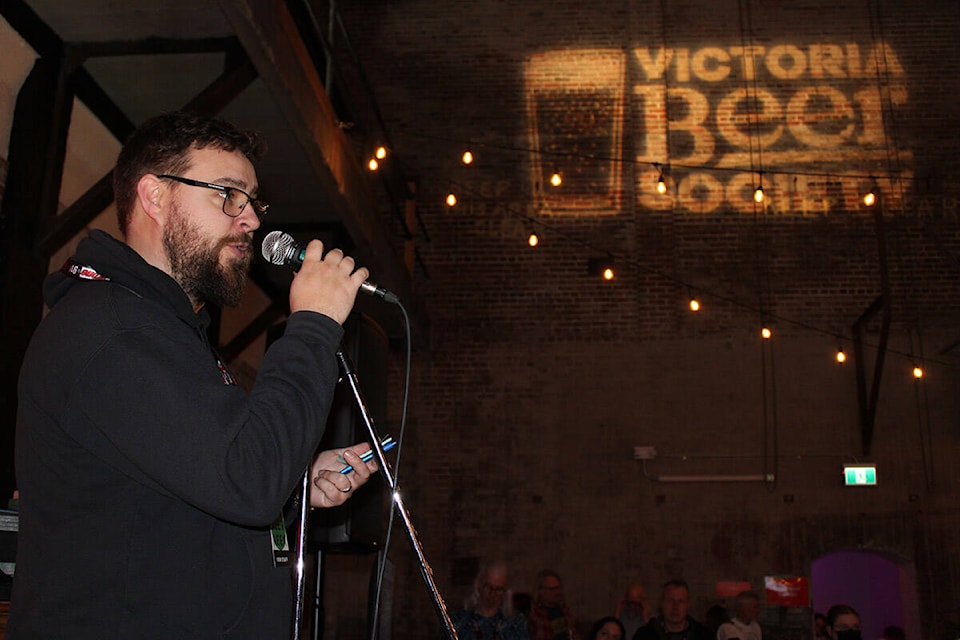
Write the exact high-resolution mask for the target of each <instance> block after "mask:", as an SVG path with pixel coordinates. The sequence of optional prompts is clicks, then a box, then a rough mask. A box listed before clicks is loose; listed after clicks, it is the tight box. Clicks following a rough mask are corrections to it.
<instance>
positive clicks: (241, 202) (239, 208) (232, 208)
mask: <svg viewBox="0 0 960 640" xmlns="http://www.w3.org/2000/svg"><path fill="white" fill-rule="evenodd" d="M157 177H158V178H165V179H167V180H175V181H176V182H182V183H183V184H186V185H189V186H191V187H204V188H205V189H214V190H216V191H219V192H220V197H221V198H223V212H224V213H225V214H227V215H228V216H230V217H231V218H236V217H237V216H239V215H240V214H241V213H243V210H244V209H245V208H246V206H247V203H250V204H251V205H253V211H254V212H255V213H256V214H257V218H260V219H263V216H265V215H267V209H269V208H270V205H268V204H267V203H266V202H263V201H262V200H257V199H256V198H254V197H253V196H251V195H250V194H249V193H247V192H246V191H244V190H243V189H237V188H236V187H227V186H224V185H222V184H214V183H212V182H202V181H200V180H193V179H192V178H182V177H180V176H171V175H169V174H166V173H163V174H159V175H157Z"/></svg>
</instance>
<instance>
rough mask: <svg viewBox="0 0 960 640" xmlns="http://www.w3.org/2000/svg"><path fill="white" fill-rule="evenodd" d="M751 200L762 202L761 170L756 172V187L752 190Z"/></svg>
mask: <svg viewBox="0 0 960 640" xmlns="http://www.w3.org/2000/svg"><path fill="white" fill-rule="evenodd" d="M753 201H754V202H763V172H762V171H761V172H760V173H758V174H757V188H756V189H754V191H753Z"/></svg>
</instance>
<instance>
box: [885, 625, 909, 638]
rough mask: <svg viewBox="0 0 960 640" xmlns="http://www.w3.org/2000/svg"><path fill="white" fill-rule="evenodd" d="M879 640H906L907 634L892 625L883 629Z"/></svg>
mask: <svg viewBox="0 0 960 640" xmlns="http://www.w3.org/2000/svg"><path fill="white" fill-rule="evenodd" d="M881 640H907V634H906V633H904V631H903V629H902V628H901V627H898V626H897V625H895V624H892V625H890V626H888V627H884V629H883V638H881Z"/></svg>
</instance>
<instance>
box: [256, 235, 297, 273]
mask: <svg viewBox="0 0 960 640" xmlns="http://www.w3.org/2000/svg"><path fill="white" fill-rule="evenodd" d="M294 242H295V240H294V239H293V236H291V235H290V234H288V233H284V232H283V231H271V232H270V233H268V234H267V235H266V237H265V238H264V239H263V244H262V245H261V250H262V252H263V257H264V259H265V260H266V261H267V262H269V263H270V264H278V265H281V266H283V265H285V264H286V263H287V260H289V259H290V254H291V252H292V249H293V245H294Z"/></svg>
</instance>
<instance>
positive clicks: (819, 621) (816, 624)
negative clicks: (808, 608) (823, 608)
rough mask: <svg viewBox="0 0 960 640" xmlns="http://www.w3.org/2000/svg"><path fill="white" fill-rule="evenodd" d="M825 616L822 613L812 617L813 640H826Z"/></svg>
mask: <svg viewBox="0 0 960 640" xmlns="http://www.w3.org/2000/svg"><path fill="white" fill-rule="evenodd" d="M827 637H828V636H827V616H825V615H823V614H822V613H816V614H814V615H813V638H814V640H827Z"/></svg>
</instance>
